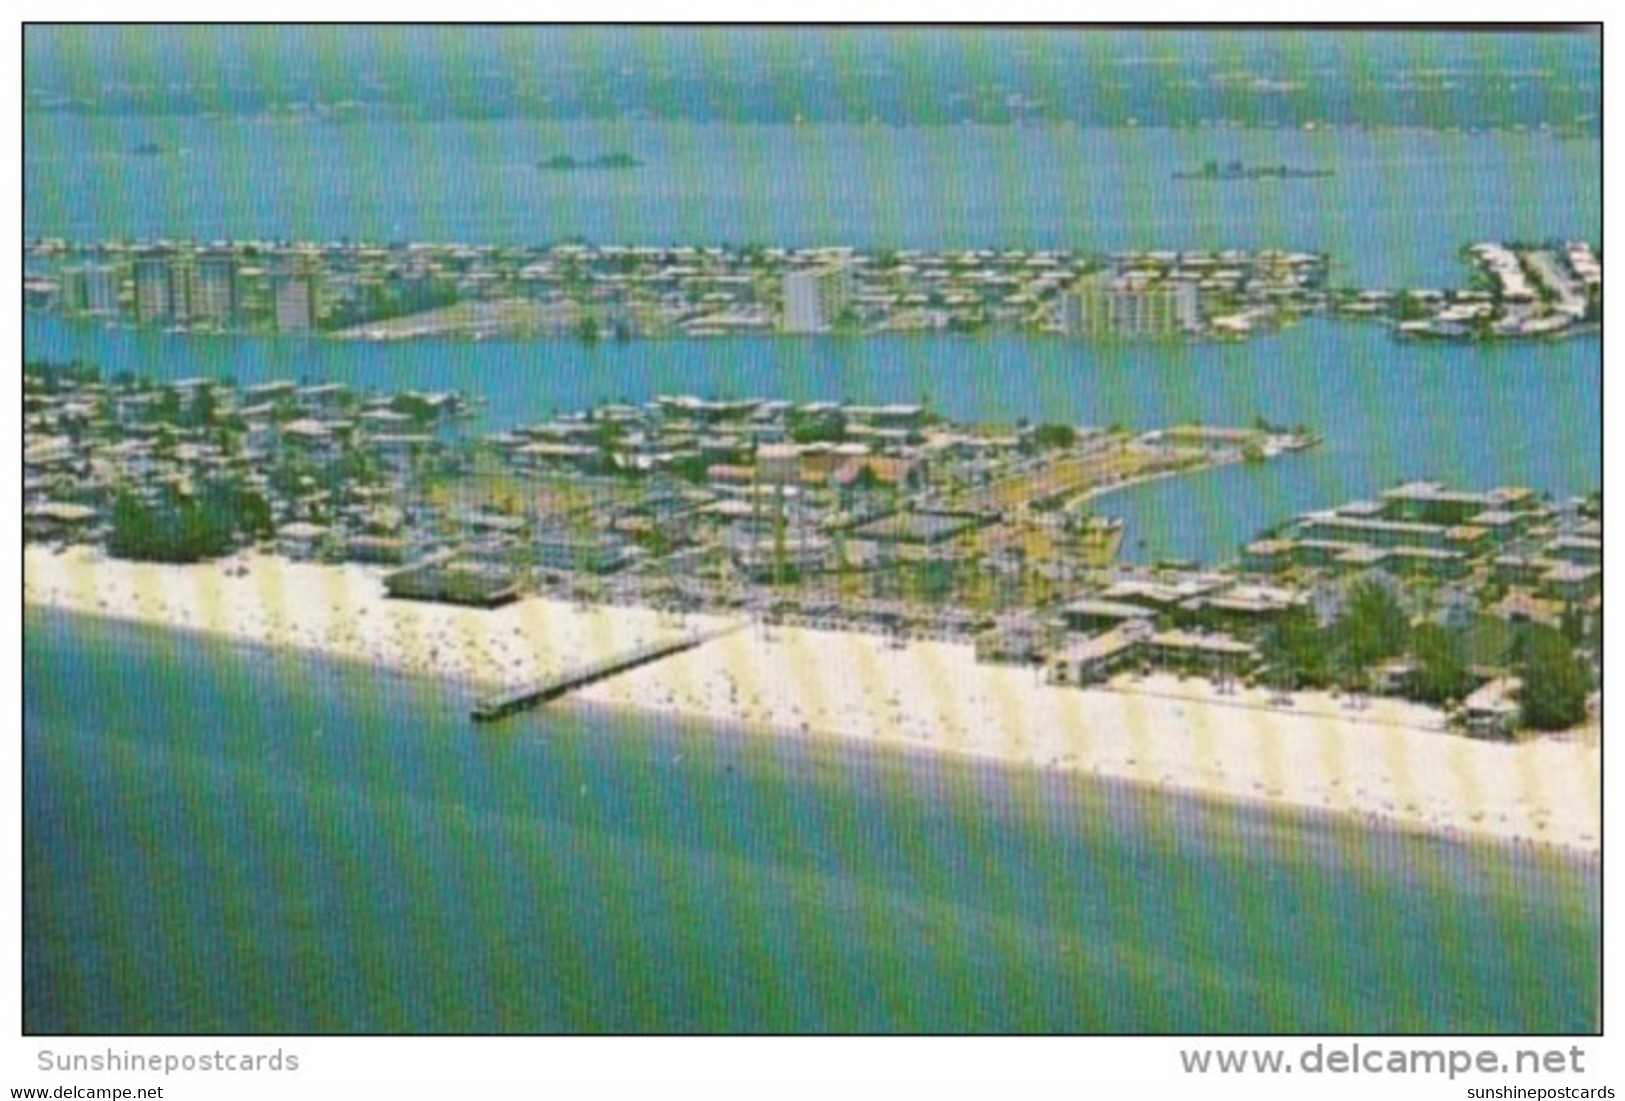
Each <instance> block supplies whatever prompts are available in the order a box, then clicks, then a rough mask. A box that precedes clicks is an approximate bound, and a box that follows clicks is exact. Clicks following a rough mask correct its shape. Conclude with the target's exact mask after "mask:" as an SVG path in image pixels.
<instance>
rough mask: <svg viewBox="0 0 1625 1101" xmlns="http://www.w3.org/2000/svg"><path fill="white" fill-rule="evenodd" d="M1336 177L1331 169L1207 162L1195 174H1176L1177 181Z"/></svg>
mask: <svg viewBox="0 0 1625 1101" xmlns="http://www.w3.org/2000/svg"><path fill="white" fill-rule="evenodd" d="M1332 175H1335V173H1333V172H1332V170H1331V169H1329V168H1297V167H1294V166H1292V165H1287V164H1271V165H1247V164H1243V163H1242V162H1241V161H1229V162H1227V163H1225V164H1220V163H1219V162H1218V161H1206V162H1204V163H1203V165H1202V167H1201V168H1200V169H1198V170H1196V171H1194V172H1175V173H1174V179H1176V180H1224V181H1230V180H1323V179H1326V178H1327V177H1329V176H1332Z"/></svg>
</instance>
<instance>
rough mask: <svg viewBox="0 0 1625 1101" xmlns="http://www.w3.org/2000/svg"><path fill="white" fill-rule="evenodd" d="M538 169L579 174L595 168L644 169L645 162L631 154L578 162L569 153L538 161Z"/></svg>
mask: <svg viewBox="0 0 1625 1101" xmlns="http://www.w3.org/2000/svg"><path fill="white" fill-rule="evenodd" d="M536 167H537V168H539V169H541V170H542V171H543V172H578V171H582V170H584V169H595V168H596V169H623V168H642V167H643V162H642V161H640V160H638V159H637V158H636V157H634V156H632V155H631V154H630V153H605V154H604V155H603V156H601V157H591V158H588V159H586V160H577V159H576V158H575V157H572V156H571V155H570V154H568V153H559V154H557V155H556V156H552V157H548V158H547V159H546V160H544V161H537V162H536Z"/></svg>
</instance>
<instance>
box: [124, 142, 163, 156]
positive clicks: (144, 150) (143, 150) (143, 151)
mask: <svg viewBox="0 0 1625 1101" xmlns="http://www.w3.org/2000/svg"><path fill="white" fill-rule="evenodd" d="M167 152H169V150H167V149H165V148H164V147H163V146H161V145H159V144H158V143H157V142H155V141H144V142H142V143H141V144H140V145H137V146H133V147H131V149H130V153H131V155H132V156H137V157H161V156H163V155H164V154H165V153H167Z"/></svg>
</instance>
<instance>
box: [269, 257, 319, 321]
mask: <svg viewBox="0 0 1625 1101" xmlns="http://www.w3.org/2000/svg"><path fill="white" fill-rule="evenodd" d="M317 290H318V287H317V279H316V273H315V272H311V271H301V272H287V273H284V274H282V275H278V276H275V277H273V278H272V280H271V298H272V310H273V315H274V317H275V318H276V327H277V331H278V332H283V333H308V332H311V331H312V330H314V329H315V328H316V317H317V309H318V305H319V300H318V296H317Z"/></svg>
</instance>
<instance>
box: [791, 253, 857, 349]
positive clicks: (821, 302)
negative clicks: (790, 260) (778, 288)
mask: <svg viewBox="0 0 1625 1101" xmlns="http://www.w3.org/2000/svg"><path fill="white" fill-rule="evenodd" d="M847 295H848V280H847V273H846V269H845V268H844V267H842V266H840V265H835V266H832V267H826V268H815V269H803V270H799V271H789V272H785V274H784V324H783V327H784V331H785V332H787V333H826V332H828V331H829V330H830V329H831V328H833V327H834V324H835V319H836V318H837V317H838V316H839V315H840V313H841V310H843V309H844V308H845V307H846V301H847Z"/></svg>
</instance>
